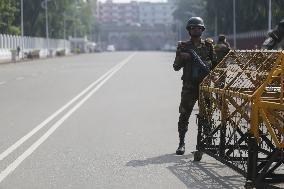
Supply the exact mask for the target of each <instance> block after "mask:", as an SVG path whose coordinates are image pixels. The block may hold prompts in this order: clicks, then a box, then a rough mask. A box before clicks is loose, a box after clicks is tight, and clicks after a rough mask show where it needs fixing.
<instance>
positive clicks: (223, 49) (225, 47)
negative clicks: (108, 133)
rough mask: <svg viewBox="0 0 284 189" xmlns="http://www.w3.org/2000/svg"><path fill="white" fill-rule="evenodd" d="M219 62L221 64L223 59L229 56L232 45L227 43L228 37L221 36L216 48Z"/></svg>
mask: <svg viewBox="0 0 284 189" xmlns="http://www.w3.org/2000/svg"><path fill="white" fill-rule="evenodd" d="M214 49H215V52H216V56H217V62H218V63H219V62H221V60H223V58H224V57H225V56H226V55H227V54H228V52H229V51H230V49H231V48H230V44H229V43H228V42H226V37H225V36H224V35H219V39H218V42H217V44H216V45H215V46H214Z"/></svg>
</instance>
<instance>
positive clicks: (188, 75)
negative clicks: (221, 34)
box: [173, 40, 217, 82]
mask: <svg viewBox="0 0 284 189" xmlns="http://www.w3.org/2000/svg"><path fill="white" fill-rule="evenodd" d="M189 49H192V50H194V51H195V52H196V53H197V55H198V56H199V57H200V58H201V60H202V61H203V62H206V64H209V65H211V68H214V67H215V66H216V63H217V61H216V54H215V50H214V47H213V44H212V43H206V42H205V41H204V40H201V42H200V44H199V45H198V46H195V45H194V44H193V43H192V41H191V40H189V41H183V42H180V43H179V44H178V46H177V51H176V57H175V60H174V64H173V67H174V70H175V71H178V70H180V69H181V68H183V75H182V77H181V79H182V80H183V81H186V82H192V73H193V61H192V60H189V61H183V60H182V59H181V57H180V56H179V53H180V52H188V51H189Z"/></svg>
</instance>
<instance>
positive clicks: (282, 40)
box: [262, 19, 284, 50]
mask: <svg viewBox="0 0 284 189" xmlns="http://www.w3.org/2000/svg"><path fill="white" fill-rule="evenodd" d="M262 49H267V50H272V49H274V50H284V19H282V20H281V21H280V22H279V24H278V25H277V26H276V27H275V29H273V30H272V31H271V32H269V33H268V38H267V39H266V40H265V41H264V43H263V44H262Z"/></svg>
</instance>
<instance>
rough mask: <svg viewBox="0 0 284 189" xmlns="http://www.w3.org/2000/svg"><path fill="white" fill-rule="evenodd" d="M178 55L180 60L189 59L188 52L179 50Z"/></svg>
mask: <svg viewBox="0 0 284 189" xmlns="http://www.w3.org/2000/svg"><path fill="white" fill-rule="evenodd" d="M179 56H180V58H181V59H182V60H185V61H188V60H190V59H191V54H190V53H185V52H180V53H179Z"/></svg>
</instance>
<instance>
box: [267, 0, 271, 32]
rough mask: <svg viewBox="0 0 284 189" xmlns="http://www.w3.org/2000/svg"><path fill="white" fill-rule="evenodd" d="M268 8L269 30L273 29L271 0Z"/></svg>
mask: <svg viewBox="0 0 284 189" xmlns="http://www.w3.org/2000/svg"><path fill="white" fill-rule="evenodd" d="M268 7H269V10H268V31H269V30H271V0H269V6H268Z"/></svg>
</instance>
